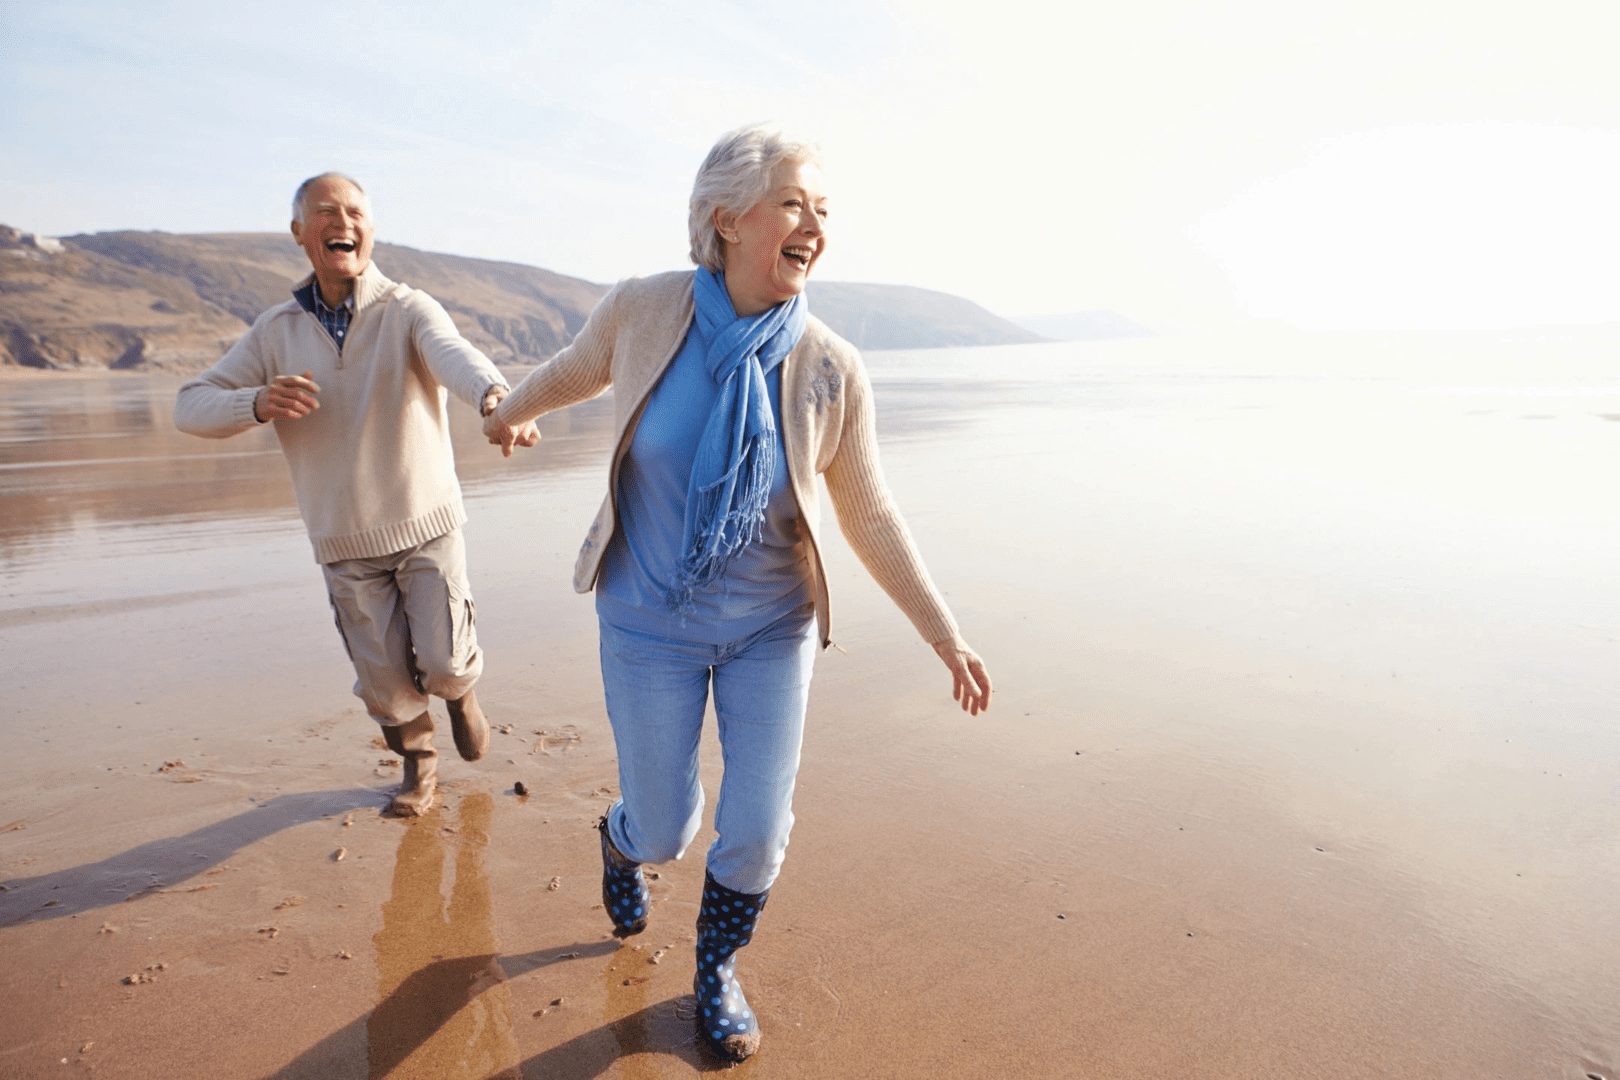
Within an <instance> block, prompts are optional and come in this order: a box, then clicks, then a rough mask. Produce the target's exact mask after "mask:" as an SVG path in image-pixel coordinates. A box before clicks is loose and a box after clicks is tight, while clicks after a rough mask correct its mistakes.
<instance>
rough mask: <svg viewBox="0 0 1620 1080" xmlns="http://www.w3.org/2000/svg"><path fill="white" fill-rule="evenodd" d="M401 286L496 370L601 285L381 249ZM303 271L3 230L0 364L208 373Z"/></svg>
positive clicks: (873, 296) (835, 315)
mask: <svg viewBox="0 0 1620 1080" xmlns="http://www.w3.org/2000/svg"><path fill="white" fill-rule="evenodd" d="M375 258H376V261H377V265H378V266H380V267H382V269H383V271H384V272H385V273H386V274H387V275H388V276H389V277H391V278H393V279H394V280H396V281H403V282H408V283H409V284H411V285H414V286H417V287H419V288H423V289H426V290H427V291H428V292H430V293H431V294H433V296H434V298H435V299H437V300H438V301H439V302H440V303H441V304H443V305H444V307H445V309H446V310H447V311H448V312H449V313H450V316H451V318H453V319H454V320H455V322H456V325H457V327H459V328H460V330H461V332H462V333H463V334H464V335H466V337H467V339H468V340H469V341H471V342H472V343H473V344H474V345H476V346H477V347H478V348H479V349H481V350H483V351H484V352H485V353H486V354H487V355H488V356H489V357H490V358H491V359H492V360H494V361H495V362H496V363H498V364H535V363H539V362H540V361H542V360H545V359H546V358H548V357H549V356H551V355H552V354H553V353H555V352H556V351H557V350H558V349H560V348H562V347H563V346H564V345H566V344H568V342H569V341H570V340H572V339H573V336H574V335H575V334H576V333H578V332H579V328H580V327H581V326H583V325H584V323H585V318H586V316H587V315H589V314H590V311H591V308H592V307H594V306H595V304H596V302H597V301H598V300H600V299H601V297H602V296H603V294H604V293H605V292H606V291H607V288H606V286H603V285H597V284H594V283H592V282H588V281H583V280H581V279H579V278H572V277H568V276H566V275H563V274H556V273H553V272H551V271H549V270H542V269H540V268H538V267H533V266H524V265H522V264H520V263H509V262H496V261H493V260H489V259H472V258H465V257H463V256H459V255H440V254H435V253H432V252H426V251H418V250H416V249H414V248H408V247H403V246H400V245H398V244H385V243H379V244H377V246H376V251H375ZM306 273H308V265H307V263H305V261H304V257H303V253H302V252H301V251H299V249H298V248H297V246H296V245H295V244H294V243H293V241H292V238H291V237H290V236H285V235H283V234H280V233H232V234H201V235H180V234H175V233H163V232H104V233H94V234H89V235H81V236H66V237H61V238H60V239H52V238H49V237H39V236H35V235H33V234H31V233H24V232H20V231H19V230H16V229H13V228H9V227H7V226H3V225H0V367H27V368H38V369H47V370H107V369H112V370H119V369H126V370H143V371H178V372H191V371H199V370H201V369H202V368H204V367H207V366H208V365H209V364H212V363H213V362H214V361H215V360H217V359H218V358H219V357H220V356H221V355H222V354H223V353H224V352H225V350H226V349H228V348H229V347H230V345H231V343H232V342H234V341H235V340H236V339H237V338H238V337H240V336H241V335H242V333H243V332H244V331H245V330H246V329H247V327H248V326H249V325H250V324H251V323H252V321H253V320H254V319H255V318H257V317H258V315H259V314H260V313H261V312H263V311H264V310H265V309H266V308H269V307H271V306H273V305H275V304H278V303H280V302H282V301H283V300H285V299H286V298H287V296H288V291H289V289H290V287H291V286H292V284H293V283H294V282H296V281H297V280H299V279H300V278H302V277H303V276H304V275H305V274H306ZM809 298H810V303H811V309H812V310H813V311H815V312H816V314H817V315H818V316H820V317H821V318H822V319H823V320H825V321H826V322H827V324H828V325H829V326H831V327H832V328H833V329H834V330H835V331H837V332H838V333H840V334H842V335H843V336H844V337H846V338H848V339H849V340H850V341H852V342H854V343H855V344H856V345H859V346H861V347H863V348H868V349H906V348H912V349H916V348H931V347H936V346H946V345H987V344H1008V343H1015V342H1024V341H1039V340H1041V338H1040V337H1039V336H1038V335H1036V334H1034V333H1031V332H1030V331H1028V330H1025V329H1023V328H1021V327H1018V326H1015V325H1013V324H1012V323H1010V322H1007V321H1006V320H1005V319H1001V318H999V317H997V316H995V315H992V314H991V313H990V312H988V311H986V310H984V309H983V308H981V307H979V306H978V305H977V304H974V303H972V302H970V301H967V300H964V299H962V298H960V297H956V296H950V295H948V294H945V293H939V292H931V291H929V290H927V289H914V288H909V287H906V286H896V285H856V284H846V283H841V282H817V283H815V284H812V285H811V286H810V293H809Z"/></svg>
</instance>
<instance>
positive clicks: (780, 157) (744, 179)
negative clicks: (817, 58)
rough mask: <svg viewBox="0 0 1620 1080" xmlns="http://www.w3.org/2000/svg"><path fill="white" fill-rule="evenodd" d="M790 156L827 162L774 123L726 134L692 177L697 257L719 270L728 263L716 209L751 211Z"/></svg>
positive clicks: (691, 228) (691, 222) (690, 224)
mask: <svg viewBox="0 0 1620 1080" xmlns="http://www.w3.org/2000/svg"><path fill="white" fill-rule="evenodd" d="M784 161H814V162H817V163H818V164H819V163H820V161H821V148H820V147H819V146H817V145H816V144H815V143H812V142H806V141H804V140H803V139H795V138H792V137H790V136H788V135H785V134H783V133H782V131H781V130H779V129H778V128H776V127H775V126H774V125H771V124H749V125H747V126H745V127H740V128H737V129H736V130H735V131H728V132H726V133H725V134H724V135H722V136H720V139H719V141H718V142H716V143H715V144H714V149H712V150H710V151H709V156H708V157H706V158H704V159H703V164H702V166H700V167H699V168H698V173H697V179H696V180H694V181H693V182H692V202H691V211H690V213H689V214H688V215H687V230H688V232H690V233H691V237H692V261H693V262H694V263H696V264H697V265H699V266H706V267H708V268H709V269H710V270H713V271H714V272H715V273H717V274H718V273H720V272H721V271H722V270H724V269H725V268H726V264H725V259H724V256H723V255H722V251H723V249H724V247H725V245H724V242H723V241H722V240H721V239H720V231H719V230H718V229H717V228H715V224H714V212H715V211H716V210H726V211H730V212H732V213H736V214H746V213H747V212H748V211H750V210H752V209H753V208H754V207H755V206H757V205H759V201H760V200H761V199H763V198H764V197H765V194H766V192H767V191H769V190H770V183H771V173H772V172H773V171H774V170H775V169H776V167H777V166H778V165H780V164H781V163H782V162H784Z"/></svg>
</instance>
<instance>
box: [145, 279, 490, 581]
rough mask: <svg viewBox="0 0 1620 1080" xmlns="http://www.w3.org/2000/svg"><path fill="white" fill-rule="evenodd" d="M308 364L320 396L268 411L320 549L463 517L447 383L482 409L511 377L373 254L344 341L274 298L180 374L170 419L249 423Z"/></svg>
mask: <svg viewBox="0 0 1620 1080" xmlns="http://www.w3.org/2000/svg"><path fill="white" fill-rule="evenodd" d="M313 276H314V275H311V277H313ZM309 280H310V278H305V279H304V281H303V282H301V283H300V284H299V286H298V287H299V288H302V287H303V286H304V285H305V284H307V283H308V282H309ZM305 371H309V372H311V373H313V375H314V379H315V383H316V385H318V386H319V387H320V388H321V393H320V399H319V400H320V403H321V407H320V408H319V409H316V410H315V411H314V412H312V413H310V414H309V415H308V416H303V417H300V418H298V419H297V420H277V421H275V425H276V438H278V439H279V440H281V450H282V453H283V454H284V455H285V456H286V458H287V467H288V470H289V471H290V472H291V473H292V482H293V491H294V493H295V494H296V495H297V497H298V509H299V512H300V513H302V514H303V517H304V525H305V526H306V527H307V528H308V529H309V539H310V542H311V543H312V544H313V545H314V547H315V559H316V561H317V562H322V563H329V562H337V561H338V560H340V559H370V558H376V557H378V556H381V555H391V554H393V553H394V552H396V551H404V550H405V549H406V548H410V547H415V546H416V545H417V544H423V543H426V542H427V541H429V540H433V539H435V538H437V537H440V536H443V535H445V534H446V533H448V532H451V531H452V530H454V529H458V528H460V527H461V526H462V525H463V524H465V523H466V520H467V512H466V510H464V509H463V508H462V504H461V485H460V484H459V483H458V482H457V480H456V463H455V456H454V454H453V452H452V451H451V449H450V420H449V416H448V414H447V413H446V411H445V408H446V404H447V398H446V393H445V391H446V388H448V389H449V390H450V391H451V392H453V393H454V394H455V395H456V397H458V398H460V399H461V400H462V401H465V402H466V403H467V404H469V405H471V406H472V407H473V408H475V409H476V408H478V407H479V405H480V404H482V402H483V400H484V395H485V394H487V393H488V392H489V390H490V389H491V388H492V387H496V386H502V387H504V386H505V385H506V380H505V379H504V378H502V377H501V373H500V372H499V371H497V370H496V369H495V365H494V364H492V363H490V361H489V358H488V357H486V356H485V355H484V354H483V353H481V352H479V351H478V350H477V349H475V348H473V346H472V345H471V344H470V343H469V342H468V341H467V339H466V338H464V337H462V336H461V332H460V331H459V330H457V329H456V324H455V323H453V322H451V321H450V316H449V315H447V314H445V310H444V308H442V307H440V306H439V303H438V301H436V300H434V299H433V298H432V297H431V296H429V295H428V294H427V293H425V292H422V291H421V290H419V289H413V288H411V287H410V286H409V285H398V284H395V283H394V282H392V281H389V280H388V279H387V278H386V277H384V276H383V275H382V272H381V271H379V270H378V269H377V267H376V265H375V264H373V265H371V266H368V267H367V268H366V271H365V273H363V274H361V275H360V277H359V279H357V280H356V282H355V290H354V314H353V317H352V318H351V319H350V321H349V330H348V334H347V335H346V337H345V339H344V346H343V351H342V352H341V353H340V352H339V351H338V349H337V346H336V345H335V344H334V343H333V341H332V337H331V335H330V334H328V333H327V332H326V328H325V327H323V326H322V325H321V324H320V320H318V319H316V318H315V316H313V315H311V314H310V313H309V312H307V311H305V310H304V309H303V307H302V306H301V305H300V304H299V303H298V301H297V300H288V301H287V302H286V303H284V304H278V305H277V306H275V307H273V308H271V309H270V310H269V311H267V312H265V313H264V314H263V315H261V316H259V318H258V320H257V321H256V322H254V324H253V327H252V329H250V330H249V331H248V332H247V333H246V334H245V335H243V336H242V338H241V339H239V340H238V341H237V342H236V344H235V345H233V346H231V349H230V351H229V352H227V353H226V354H225V356H224V357H223V358H222V359H221V360H220V361H219V363H217V364H215V365H214V366H213V367H211V368H209V369H208V370H207V371H205V372H203V373H202V374H201V375H199V376H197V377H196V378H195V379H192V380H191V381H190V382H188V383H186V384H185V385H184V386H182V387H180V392H179V394H178V395H177V396H176V398H175V403H174V422H175V426H176V427H178V428H179V429H180V430H181V431H185V432H189V433H190V434H192V435H201V436H203V437H205V438H211V439H223V438H226V437H228V436H231V435H235V434H237V433H238V432H241V431H246V430H247V429H249V428H252V427H257V426H258V421H257V420H255V419H254V418H253V399H254V397H255V396H256V395H257V394H258V392H259V389H260V388H261V387H263V386H265V385H267V384H268V383H269V382H270V381H271V380H272V379H273V378H275V377H276V376H277V375H299V374H302V373H303V372H305Z"/></svg>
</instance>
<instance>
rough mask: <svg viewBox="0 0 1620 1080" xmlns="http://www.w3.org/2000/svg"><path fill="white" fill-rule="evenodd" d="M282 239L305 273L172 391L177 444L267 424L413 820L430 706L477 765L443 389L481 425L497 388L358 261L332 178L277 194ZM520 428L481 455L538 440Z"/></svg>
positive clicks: (427, 754) (429, 789) (418, 296)
mask: <svg viewBox="0 0 1620 1080" xmlns="http://www.w3.org/2000/svg"><path fill="white" fill-rule="evenodd" d="M292 234H293V238H294V239H295V240H297V241H298V244H299V246H300V247H302V248H303V249H304V253H305V254H306V255H308V256H309V262H310V266H311V267H312V268H313V272H312V273H311V274H310V275H309V276H308V277H306V278H305V279H304V280H303V281H302V282H300V283H299V284H298V286H297V288H295V289H294V290H293V298H292V299H291V300H289V301H287V302H286V303H284V304H280V305H278V306H276V307H273V308H271V309H270V310H269V311H267V312H265V313H264V314H263V315H261V316H259V319H258V321H256V322H255V323H254V324H253V327H252V329H250V330H249V331H248V332H247V334H246V335H244V336H243V337H242V339H241V340H239V341H238V342H237V343H236V344H235V345H233V346H232V347H231V349H230V351H229V352H227V353H226V354H225V356H224V358H223V359H221V360H220V361H219V363H217V364H215V365H214V366H213V367H212V368H209V369H208V370H207V371H205V372H203V373H202V374H201V375H199V376H198V377H197V378H195V379H192V380H191V381H190V382H188V383H186V384H185V385H184V386H182V387H181V388H180V393H179V395H178V397H177V399H176V401H175V409H174V422H175V424H176V426H178V427H179V428H180V430H182V431H185V432H189V433H190V434H192V435H201V436H204V437H205V438H215V439H223V438H227V437H229V436H231V435H235V434H237V433H238V432H241V431H246V430H248V429H249V428H253V427H256V426H258V425H260V424H266V423H270V422H272V421H273V422H274V423H275V425H276V437H277V438H278V439H279V440H280V442H281V449H282V453H283V454H284V455H285V456H286V459H287V466H288V469H289V470H290V471H291V473H292V481H293V490H294V491H295V492H296V493H297V496H298V508H299V511H300V512H301V513H302V514H303V517H304V524H305V526H306V527H307V528H308V530H309V538H310V541H311V543H313V544H314V547H315V559H316V561H317V562H319V563H320V564H321V569H322V571H323V572H324V574H325V576H326V586H327V593H328V595H329V596H330V597H331V601H332V611H333V614H334V616H335V618H336V620H337V628H338V633H340V634H341V635H342V636H343V642H344V645H345V646H346V647H347V649H348V652H349V658H350V659H351V660H352V661H353V662H354V669H355V673H356V675H357V676H358V679H357V681H356V682H355V684H354V692H355V695H356V696H357V697H359V698H360V700H362V701H364V702H365V703H366V708H367V709H368V710H369V711H370V713H371V716H372V718H373V719H375V720H376V721H377V722H378V723H379V724H381V725H382V730H383V738H384V739H385V740H386V741H387V743H388V747H389V749H391V750H392V751H394V753H396V754H398V755H399V756H400V757H401V758H402V759H403V760H404V762H405V768H404V773H405V776H404V782H403V783H402V784H401V785H400V788H399V792H398V794H396V795H395V796H394V799H393V803H392V806H391V809H392V810H393V811H394V812H395V813H398V814H402V815H407V816H410V815H418V814H423V813H426V812H427V810H428V809H429V808H430V807H431V806H432V805H433V798H434V792H435V791H436V789H437V787H438V761H437V756H436V753H435V751H434V749H433V718H432V716H431V714H430V713H429V712H428V696H429V695H433V696H436V697H442V698H444V699H445V704H446V708H447V711H448V712H449V714H450V726H451V730H452V732H453V734H454V736H455V743H456V749H457V750H458V751H460V753H461V756H462V757H463V758H465V759H466V760H468V761H477V760H478V759H479V758H480V757H482V756H483V754H484V750H485V749H486V748H487V747H488V745H489V723H488V721H487V720H486V719H485V717H484V714H483V712H482V710H480V709H479V707H478V699H477V698H476V697H475V696H474V694H473V683H475V682H477V681H478V676H479V674H480V673H481V671H482V670H483V663H484V660H483V654H482V653H481V652H480V651H479V649H478V640H477V637H476V635H475V634H474V631H473V602H472V594H471V592H470V591H469V590H468V587H467V574H466V561H465V548H464V546H463V543H462V536H461V526H462V524H463V523H464V522H465V521H466V520H467V515H466V511H465V510H464V509H463V508H462V504H461V487H460V485H459V484H458V483H457V481H456V471H455V462H454V459H453V457H452V454H451V448H450V427H449V421H448V417H447V415H446V411H445V406H446V391H449V392H450V393H453V394H455V395H456V396H457V397H458V398H460V399H461V400H463V401H465V402H466V403H467V404H469V405H471V406H473V407H474V408H477V409H479V410H480V412H482V413H483V414H484V415H486V416H487V415H488V414H489V413H490V412H491V411H493V410H494V408H495V406H496V404H498V403H499V402H500V400H501V398H503V397H504V396H506V392H507V390H508V386H507V383H506V380H505V379H503V378H502V377H501V374H500V372H498V371H497V370H496V369H495V366H494V365H493V364H491V363H490V362H489V359H488V357H486V356H484V354H483V353H481V352H479V351H478V350H477V349H475V348H473V347H472V345H471V344H469V343H468V342H467V340H466V339H465V338H463V337H462V336H461V334H460V332H458V331H457V330H456V327H455V324H454V323H452V322H451V321H450V317H449V316H448V315H446V314H445V311H444V308H442V307H440V306H439V304H438V303H437V302H436V301H435V300H434V299H433V298H432V297H430V296H428V295H427V294H426V293H424V292H422V291H420V290H418V289H413V288H411V287H409V286H408V285H398V284H395V283H394V282H392V281H389V280H388V279H387V278H385V277H383V275H382V273H381V272H380V271H378V269H377V268H376V266H374V265H373V264H372V262H371V246H372V234H373V226H372V220H371V206H370V203H369V201H368V200H367V198H366V193H365V191H364V190H363V189H362V188H361V187H360V185H359V184H358V183H356V182H355V181H353V180H351V179H350V178H348V177H346V176H343V175H341V174H338V173H323V174H321V175H320V176H316V177H312V178H310V179H309V180H306V181H304V182H303V183H302V184H301V185H299V187H298V192H297V194H296V195H294V196H293V221H292ZM539 437H540V436H539V432H538V431H537V430H536V429H535V427H534V425H533V424H527V425H524V426H522V427H518V428H512V427H507V426H504V425H502V426H500V427H499V429H498V430H496V429H494V428H493V427H492V434H491V436H490V442H491V443H497V442H498V443H499V444H500V446H501V451H502V453H504V454H506V455H507V456H511V453H512V447H513V446H533V445H534V444H535V443H536V442H537V441H538V440H539Z"/></svg>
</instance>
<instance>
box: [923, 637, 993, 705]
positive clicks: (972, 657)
mask: <svg viewBox="0 0 1620 1080" xmlns="http://www.w3.org/2000/svg"><path fill="white" fill-rule="evenodd" d="M934 652H936V653H938V654H939V658H940V659H941V660H943V661H944V662H945V666H946V667H948V668H950V669H951V678H952V679H953V680H954V681H953V683H952V686H951V700H953V701H960V702H961V703H962V711H963V712H965V713H968V714H969V715H971V716H978V715H979V714H980V713H981V712H983V711H984V710H986V709H988V708H989V707H990V673H989V672H987V671H985V670H984V661H983V660H980V659H979V654H978V653H976V652H974V651H973V650H972V649H970V648H968V644H967V642H965V641H963V640H962V639H961V637H960V636H958V637H954V638H950V639H947V640H945V641H937V642H935V643H934Z"/></svg>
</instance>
